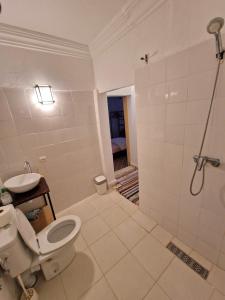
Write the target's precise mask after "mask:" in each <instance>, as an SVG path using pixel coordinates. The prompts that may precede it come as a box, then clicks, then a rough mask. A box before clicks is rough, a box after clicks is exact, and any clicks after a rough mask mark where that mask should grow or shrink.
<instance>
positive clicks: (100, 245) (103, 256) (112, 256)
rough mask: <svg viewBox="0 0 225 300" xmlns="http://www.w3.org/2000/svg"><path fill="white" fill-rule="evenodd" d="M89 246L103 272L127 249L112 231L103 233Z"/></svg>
mask: <svg viewBox="0 0 225 300" xmlns="http://www.w3.org/2000/svg"><path fill="white" fill-rule="evenodd" d="M90 248H91V251H92V253H93V255H94V257H95V259H96V261H97V263H98V265H99V266H100V268H101V269H102V271H103V272H104V273H105V272H107V271H108V270H109V269H111V268H112V267H113V266H114V265H115V264H116V263H117V262H118V261H119V260H120V259H121V258H122V257H123V256H124V255H125V254H126V253H127V251H128V250H127V248H126V247H125V246H124V245H123V243H122V242H121V241H120V240H119V239H118V237H117V236H116V235H115V233H113V232H109V233H107V234H106V235H104V236H103V237H102V238H100V239H99V240H98V241H97V242H95V243H94V244H92V245H91V247H90Z"/></svg>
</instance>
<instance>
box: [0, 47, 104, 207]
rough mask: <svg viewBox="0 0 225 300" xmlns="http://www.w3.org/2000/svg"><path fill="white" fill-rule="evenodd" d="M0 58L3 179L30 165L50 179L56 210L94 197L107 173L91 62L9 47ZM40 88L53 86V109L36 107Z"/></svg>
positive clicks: (0, 161) (0, 163) (0, 162)
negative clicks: (101, 176)
mask: <svg viewBox="0 0 225 300" xmlns="http://www.w3.org/2000/svg"><path fill="white" fill-rule="evenodd" d="M0 57H1V60H0V69H1V72H0V103H1V109H0V177H2V179H5V178H7V177H9V176H11V175H13V174H15V173H17V172H23V162H24V160H25V159H26V160H29V161H30V162H31V164H32V166H33V168H37V169H38V170H39V172H41V173H42V174H43V175H44V176H45V177H46V178H47V181H48V184H49V186H50V190H51V192H52V195H53V205H54V207H55V209H56V211H59V210H62V209H65V208H67V207H68V206H70V205H72V204H74V203H75V202H77V201H80V200H82V199H83V198H85V197H86V196H88V195H90V194H92V193H94V192H95V189H94V184H93V177H94V176H95V175H97V174H99V173H100V172H101V169H102V168H101V161H100V152H99V145H98V137H97V128H96V118H95V109H94V98H93V88H94V77H93V69H92V63H91V60H83V59H75V58H72V57H66V56H62V55H53V54H50V53H43V52H37V51H31V50H24V49H20V48H14V47H4V46H1V47H0ZM35 83H39V84H51V85H52V87H53V93H54V98H55V100H56V103H55V104H54V105H52V106H43V105H41V104H39V105H38V104H37V103H36V102H35V97H34V91H33V88H32V87H33V86H34V84H35ZM41 156H46V157H47V159H46V161H45V162H41V161H40V160H39V158H40V157H41Z"/></svg>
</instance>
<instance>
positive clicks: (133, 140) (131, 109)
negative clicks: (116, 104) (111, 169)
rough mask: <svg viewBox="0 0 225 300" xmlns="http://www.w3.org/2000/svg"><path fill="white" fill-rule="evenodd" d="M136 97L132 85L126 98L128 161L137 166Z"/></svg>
mask: <svg viewBox="0 0 225 300" xmlns="http://www.w3.org/2000/svg"><path fill="white" fill-rule="evenodd" d="M136 122H137V121H136V99H135V89H134V86H132V87H131V93H130V97H129V100H128V123H129V137H130V140H129V141H130V160H131V161H130V162H131V164H132V165H133V166H136V167H137V166H138V153H137V126H136Z"/></svg>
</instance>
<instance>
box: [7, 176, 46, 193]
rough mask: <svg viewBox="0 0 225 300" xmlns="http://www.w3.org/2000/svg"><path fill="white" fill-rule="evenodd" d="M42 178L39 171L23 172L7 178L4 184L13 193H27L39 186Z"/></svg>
mask: <svg viewBox="0 0 225 300" xmlns="http://www.w3.org/2000/svg"><path fill="white" fill-rule="evenodd" d="M40 179H41V175H40V174H38V173H27V174H21V175H18V176H14V177H12V178H10V179H8V180H6V181H5V182H4V186H5V187H6V188H7V189H8V190H9V191H11V192H13V193H25V192H28V191H30V190H32V189H33V188H34V187H35V186H37V185H38V183H39V181H40Z"/></svg>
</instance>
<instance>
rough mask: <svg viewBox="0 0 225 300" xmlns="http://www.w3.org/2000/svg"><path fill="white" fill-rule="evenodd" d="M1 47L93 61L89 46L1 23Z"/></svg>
mask: <svg viewBox="0 0 225 300" xmlns="http://www.w3.org/2000/svg"><path fill="white" fill-rule="evenodd" d="M0 45H5V46H13V47H19V48H24V49H29V50H36V51H42V52H48V53H52V54H58V55H64V56H72V57H75V58H78V59H85V60H87V59H91V56H90V52H89V48H88V46H87V45H84V44H80V43H77V42H74V41H70V40H67V39H63V38H59V37H55V36H52V35H48V34H45V33H40V32H37V31H32V30H28V29H23V28H19V27H16V26H12V25H8V24H3V23H0Z"/></svg>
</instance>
